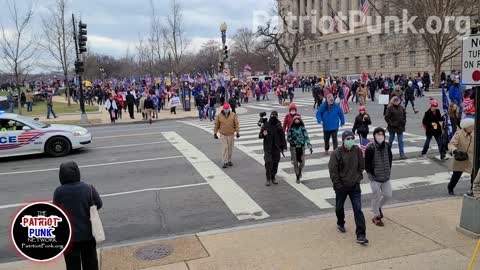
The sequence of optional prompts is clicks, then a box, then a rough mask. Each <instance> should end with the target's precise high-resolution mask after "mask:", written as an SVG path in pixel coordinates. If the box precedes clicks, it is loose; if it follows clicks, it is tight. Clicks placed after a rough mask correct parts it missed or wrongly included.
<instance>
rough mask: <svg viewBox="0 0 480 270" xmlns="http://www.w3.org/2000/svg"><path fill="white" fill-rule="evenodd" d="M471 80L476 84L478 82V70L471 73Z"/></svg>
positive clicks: (479, 78)
mask: <svg viewBox="0 0 480 270" xmlns="http://www.w3.org/2000/svg"><path fill="white" fill-rule="evenodd" d="M472 79H473V80H474V81H476V82H478V81H480V70H475V71H474V72H473V73H472Z"/></svg>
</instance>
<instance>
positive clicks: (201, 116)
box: [197, 106, 203, 120]
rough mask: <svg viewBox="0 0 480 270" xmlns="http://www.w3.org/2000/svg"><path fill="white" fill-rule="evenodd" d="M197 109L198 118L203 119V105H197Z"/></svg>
mask: <svg viewBox="0 0 480 270" xmlns="http://www.w3.org/2000/svg"><path fill="white" fill-rule="evenodd" d="M197 109H198V118H199V119H200V120H202V119H203V107H202V106H198V107H197Z"/></svg>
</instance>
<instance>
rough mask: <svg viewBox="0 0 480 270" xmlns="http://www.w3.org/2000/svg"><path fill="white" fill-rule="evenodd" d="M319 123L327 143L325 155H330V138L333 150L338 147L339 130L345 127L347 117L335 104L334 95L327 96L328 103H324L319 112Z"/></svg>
mask: <svg viewBox="0 0 480 270" xmlns="http://www.w3.org/2000/svg"><path fill="white" fill-rule="evenodd" d="M316 116H317V122H318V123H319V124H322V125H323V138H324V141H325V153H326V154H327V155H328V154H329V150H330V137H331V138H332V142H333V150H335V149H337V147H338V138H337V136H338V129H339V126H341V127H343V126H344V125H345V115H344V114H343V111H342V109H341V108H340V106H339V105H338V104H337V103H335V99H334V97H333V95H332V94H329V95H328V96H327V102H324V103H323V104H322V105H321V106H320V108H319V109H318V111H317V115H316Z"/></svg>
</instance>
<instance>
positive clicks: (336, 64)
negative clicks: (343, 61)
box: [334, 59, 340, 70]
mask: <svg viewBox="0 0 480 270" xmlns="http://www.w3.org/2000/svg"><path fill="white" fill-rule="evenodd" d="M334 69H335V70H339V69H340V63H339V61H338V59H335V67H334Z"/></svg>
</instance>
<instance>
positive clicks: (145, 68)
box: [136, 34, 155, 75]
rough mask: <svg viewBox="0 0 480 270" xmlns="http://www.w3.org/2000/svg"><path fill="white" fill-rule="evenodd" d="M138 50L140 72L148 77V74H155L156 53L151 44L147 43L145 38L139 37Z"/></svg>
mask: <svg viewBox="0 0 480 270" xmlns="http://www.w3.org/2000/svg"><path fill="white" fill-rule="evenodd" d="M136 50H137V60H138V65H139V68H140V71H141V72H142V73H143V74H142V75H146V74H147V73H148V74H150V75H153V74H154V70H153V69H154V66H155V64H154V58H155V55H154V52H153V48H152V46H150V44H149V43H145V42H144V41H143V38H142V37H141V36H140V34H139V37H138V44H137V45H136Z"/></svg>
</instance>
